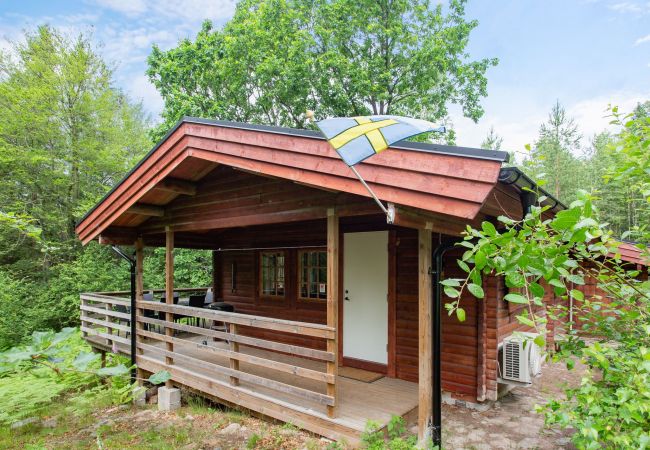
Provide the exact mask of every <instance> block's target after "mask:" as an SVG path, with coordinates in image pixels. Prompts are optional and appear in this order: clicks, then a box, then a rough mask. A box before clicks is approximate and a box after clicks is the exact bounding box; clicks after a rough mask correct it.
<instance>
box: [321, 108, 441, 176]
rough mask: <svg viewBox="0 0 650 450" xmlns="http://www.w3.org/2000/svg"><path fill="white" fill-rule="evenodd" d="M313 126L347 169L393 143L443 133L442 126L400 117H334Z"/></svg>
mask: <svg viewBox="0 0 650 450" xmlns="http://www.w3.org/2000/svg"><path fill="white" fill-rule="evenodd" d="M316 125H318V128H320V130H321V131H322V132H323V134H324V135H325V137H326V138H327V140H328V141H329V143H330V144H332V147H334V148H335V149H336V151H337V152H338V154H339V156H340V157H341V159H343V161H345V163H346V164H347V165H348V166H350V167H352V166H354V165H355V164H357V163H360V162H361V161H363V160H364V159H367V158H369V157H371V156H372V155H374V154H376V153H379V152H381V151H382V150H385V149H387V148H388V147H389V146H390V145H392V144H394V143H395V142H397V141H401V140H403V139H406V138H408V137H411V136H415V135H417V134H421V133H427V132H430V131H438V132H444V131H445V127H438V126H436V125H435V124H433V123H431V122H428V121H426V120H420V119H411V118H410V117H401V116H361V117H337V118H333V119H325V120H321V121H320V122H316Z"/></svg>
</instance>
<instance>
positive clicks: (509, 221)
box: [497, 216, 515, 225]
mask: <svg viewBox="0 0 650 450" xmlns="http://www.w3.org/2000/svg"><path fill="white" fill-rule="evenodd" d="M497 220H498V221H499V222H501V223H505V224H506V225H512V224H513V223H515V221H514V220H512V219H511V218H510V217H506V216H499V217H497Z"/></svg>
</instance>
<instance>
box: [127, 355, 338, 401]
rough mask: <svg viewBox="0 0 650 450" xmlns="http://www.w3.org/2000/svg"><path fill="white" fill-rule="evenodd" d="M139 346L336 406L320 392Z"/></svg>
mask: <svg viewBox="0 0 650 450" xmlns="http://www.w3.org/2000/svg"><path fill="white" fill-rule="evenodd" d="M137 346H138V348H140V349H142V350H145V351H151V352H157V353H159V354H161V355H163V356H166V357H169V358H172V359H173V360H175V361H182V362H186V363H188V364H194V365H195V366H197V367H201V368H202V369H206V370H209V371H214V372H218V373H222V374H224V375H225V376H231V377H236V378H239V379H240V380H241V381H246V382H249V383H252V384H257V385H258V386H264V387H267V388H269V389H274V390H276V391H279V392H284V393H285V394H291V395H295V396H297V397H302V398H305V399H307V400H311V401H315V402H317V403H320V404H322V405H327V406H332V405H334V397H332V396H329V395H326V394H321V393H320V392H314V391H310V390H308V389H303V388H299V387H296V386H292V385H290V384H286V383H282V382H280V381H275V380H271V379H269V378H264V377H260V376H258V375H253V374H251V373H247V372H242V371H239V370H234V369H231V368H230V367H224V366H220V365H218V364H214V363H211V362H207V361H203V360H200V359H196V358H193V357H191V356H187V355H183V354H182V353H177V352H173V351H169V350H165V349H162V348H159V347H156V346H153V345H148V344H143V343H138V344H137Z"/></svg>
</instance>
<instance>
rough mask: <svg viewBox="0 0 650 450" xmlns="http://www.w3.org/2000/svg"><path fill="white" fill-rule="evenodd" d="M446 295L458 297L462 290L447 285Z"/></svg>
mask: <svg viewBox="0 0 650 450" xmlns="http://www.w3.org/2000/svg"><path fill="white" fill-rule="evenodd" d="M445 295H446V296H447V297H451V298H457V297H458V296H459V295H460V292H458V290H456V289H454V288H453V287H451V286H445Z"/></svg>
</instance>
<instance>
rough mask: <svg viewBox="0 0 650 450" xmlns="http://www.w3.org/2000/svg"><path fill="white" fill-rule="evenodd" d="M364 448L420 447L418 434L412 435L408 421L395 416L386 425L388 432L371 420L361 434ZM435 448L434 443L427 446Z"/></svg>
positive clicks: (393, 449) (408, 449) (398, 448)
mask: <svg viewBox="0 0 650 450" xmlns="http://www.w3.org/2000/svg"><path fill="white" fill-rule="evenodd" d="M361 443H362V446H363V448H366V449H368V450H411V449H416V448H420V447H418V441H417V436H414V435H410V434H409V433H408V432H407V430H406V422H405V420H404V418H403V417H400V416H393V417H391V419H390V422H388V424H387V425H386V433H384V431H383V430H382V429H381V425H380V424H379V423H377V422H375V421H372V420H369V421H368V423H367V424H366V430H365V431H364V433H363V434H362V435H361ZM427 448H433V445H432V444H431V445H429V446H427Z"/></svg>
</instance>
